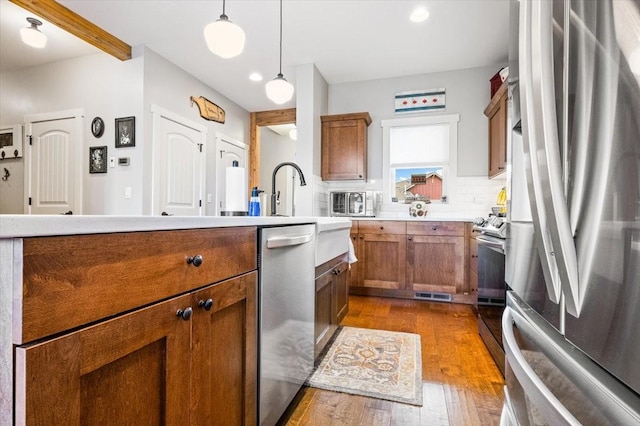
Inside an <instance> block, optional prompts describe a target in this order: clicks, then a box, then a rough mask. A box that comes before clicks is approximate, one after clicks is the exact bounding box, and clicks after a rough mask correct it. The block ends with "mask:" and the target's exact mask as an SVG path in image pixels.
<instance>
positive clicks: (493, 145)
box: [484, 82, 508, 178]
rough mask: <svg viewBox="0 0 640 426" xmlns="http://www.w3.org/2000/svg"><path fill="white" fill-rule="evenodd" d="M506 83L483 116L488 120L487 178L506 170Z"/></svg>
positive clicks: (492, 99) (494, 96) (495, 95)
mask: <svg viewBox="0 0 640 426" xmlns="http://www.w3.org/2000/svg"><path fill="white" fill-rule="evenodd" d="M507 92H508V90H507V83H506V82H504V83H502V86H500V88H499V89H498V91H497V92H496V93H495V94H494V95H493V97H492V98H491V101H490V102H489V105H487V107H486V108H485V110H484V114H485V115H486V116H487V117H488V119H489V177H490V178H491V177H494V176H496V175H498V174H500V173H502V172H504V171H505V170H506V165H507Z"/></svg>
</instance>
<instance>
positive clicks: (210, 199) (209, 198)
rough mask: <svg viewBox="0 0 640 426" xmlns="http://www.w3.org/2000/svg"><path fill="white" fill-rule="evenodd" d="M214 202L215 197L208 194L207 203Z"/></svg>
mask: <svg viewBox="0 0 640 426" xmlns="http://www.w3.org/2000/svg"><path fill="white" fill-rule="evenodd" d="M212 201H213V197H212V196H211V194H207V203H211V202H212Z"/></svg>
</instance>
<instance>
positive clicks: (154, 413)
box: [15, 296, 191, 425]
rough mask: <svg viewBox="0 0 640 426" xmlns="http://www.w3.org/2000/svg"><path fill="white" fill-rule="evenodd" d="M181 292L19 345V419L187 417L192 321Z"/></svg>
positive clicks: (180, 420)
mask: <svg viewBox="0 0 640 426" xmlns="http://www.w3.org/2000/svg"><path fill="white" fill-rule="evenodd" d="M188 306H189V296H181V297H176V298H173V299H170V300H167V301H165V302H162V303H157V304H155V305H152V306H150V307H147V308H143V309H139V310H136V311H133V312H131V313H129V314H125V315H122V316H119V317H116V318H113V319H110V320H107V321H103V322H101V323H98V324H96V325H93V326H89V327H85V328H83V329H80V330H78V331H75V332H72V333H69V334H66V335H64V336H61V337H57V338H53V339H51V340H47V341H45V342H42V343H37V344H33V345H29V346H26V347H18V348H16V367H15V369H16V399H15V401H16V423H17V424H27V425H36V424H37V425H43V424H52V425H106V424H119V425H126V424H129V425H133V424H140V423H141V422H143V423H145V424H150V425H160V424H184V423H185V419H188V418H189V373H190V371H189V367H190V359H189V358H190V337H191V336H190V330H191V321H190V320H187V321H185V320H183V319H182V318H181V317H178V316H176V312H177V311H178V310H179V309H185V308H187V307H188Z"/></svg>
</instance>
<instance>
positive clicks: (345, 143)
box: [322, 120, 367, 180]
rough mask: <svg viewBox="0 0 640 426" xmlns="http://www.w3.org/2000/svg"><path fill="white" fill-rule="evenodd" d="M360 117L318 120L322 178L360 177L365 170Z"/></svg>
mask: <svg viewBox="0 0 640 426" xmlns="http://www.w3.org/2000/svg"><path fill="white" fill-rule="evenodd" d="M366 146H367V127H366V125H365V122H364V121H363V120H343V121H329V122H325V123H322V180H352V179H357V180H362V179H366V173H367V169H366V167H367V165H366V164H367V151H366Z"/></svg>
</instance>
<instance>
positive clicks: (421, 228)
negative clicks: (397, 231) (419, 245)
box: [407, 221, 464, 237]
mask: <svg viewBox="0 0 640 426" xmlns="http://www.w3.org/2000/svg"><path fill="white" fill-rule="evenodd" d="M407 234H409V235H434V236H439V235H448V236H455V237H463V236H464V222H432V221H429V222H407Z"/></svg>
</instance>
